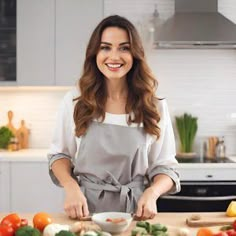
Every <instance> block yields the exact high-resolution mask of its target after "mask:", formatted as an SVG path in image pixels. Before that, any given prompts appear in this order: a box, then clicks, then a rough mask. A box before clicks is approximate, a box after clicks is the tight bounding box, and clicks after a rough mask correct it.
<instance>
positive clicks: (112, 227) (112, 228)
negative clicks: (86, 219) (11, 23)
mask: <svg viewBox="0 0 236 236" xmlns="http://www.w3.org/2000/svg"><path fill="white" fill-rule="evenodd" d="M116 218H124V219H125V221H122V222H120V223H113V222H108V221H107V219H116ZM132 220H133V218H132V216H131V214H130V213H124V212H101V213H96V214H94V215H93V216H92V221H94V222H95V223H96V224H97V225H99V226H100V227H101V229H102V230H103V231H106V232H110V233H121V232H123V231H125V230H127V229H128V228H129V226H130V223H131V222H132Z"/></svg>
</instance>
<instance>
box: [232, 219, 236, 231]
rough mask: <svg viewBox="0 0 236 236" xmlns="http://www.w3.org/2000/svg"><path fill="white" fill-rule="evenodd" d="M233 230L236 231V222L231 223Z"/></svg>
mask: <svg viewBox="0 0 236 236" xmlns="http://www.w3.org/2000/svg"><path fill="white" fill-rule="evenodd" d="M233 228H234V230H235V231H236V220H235V221H234V222H233Z"/></svg>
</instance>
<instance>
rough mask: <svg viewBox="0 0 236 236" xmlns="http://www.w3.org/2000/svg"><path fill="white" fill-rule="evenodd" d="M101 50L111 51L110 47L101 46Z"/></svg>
mask: <svg viewBox="0 0 236 236" xmlns="http://www.w3.org/2000/svg"><path fill="white" fill-rule="evenodd" d="M100 50H104V51H108V50H110V47H108V46H101V47H100Z"/></svg>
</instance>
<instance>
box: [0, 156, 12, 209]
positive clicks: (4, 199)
mask: <svg viewBox="0 0 236 236" xmlns="http://www.w3.org/2000/svg"><path fill="white" fill-rule="evenodd" d="M9 173H10V165H9V163H8V162H2V161H0V212H9V211H10V201H9V192H10V176H9Z"/></svg>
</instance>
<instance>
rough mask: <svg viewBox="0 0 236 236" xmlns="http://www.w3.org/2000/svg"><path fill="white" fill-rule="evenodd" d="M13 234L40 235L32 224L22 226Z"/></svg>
mask: <svg viewBox="0 0 236 236" xmlns="http://www.w3.org/2000/svg"><path fill="white" fill-rule="evenodd" d="M15 236H41V233H40V231H39V230H38V229H35V228H33V227H32V226H23V227H21V228H19V229H17V230H16V232H15Z"/></svg>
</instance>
